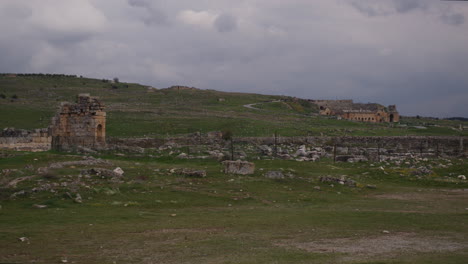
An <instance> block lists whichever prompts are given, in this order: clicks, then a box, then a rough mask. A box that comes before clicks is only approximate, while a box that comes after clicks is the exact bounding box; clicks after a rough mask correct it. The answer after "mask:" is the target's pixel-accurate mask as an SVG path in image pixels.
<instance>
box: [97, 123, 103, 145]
mask: <svg viewBox="0 0 468 264" xmlns="http://www.w3.org/2000/svg"><path fill="white" fill-rule="evenodd" d="M96 141H97V143H100V144H102V143H104V131H103V129H102V125H101V124H99V125H98V126H97V127H96Z"/></svg>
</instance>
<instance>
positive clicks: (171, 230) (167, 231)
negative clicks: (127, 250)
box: [130, 228, 224, 236]
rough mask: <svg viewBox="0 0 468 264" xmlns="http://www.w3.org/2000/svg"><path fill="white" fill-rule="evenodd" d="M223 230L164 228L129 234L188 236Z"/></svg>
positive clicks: (221, 230) (221, 229)
mask: <svg viewBox="0 0 468 264" xmlns="http://www.w3.org/2000/svg"><path fill="white" fill-rule="evenodd" d="M223 231H224V229H223V228H199V229H197V228H164V229H158V230H146V231H144V232H138V233H130V234H143V235H145V236H152V235H156V234H190V233H207V234H216V233H220V232H223Z"/></svg>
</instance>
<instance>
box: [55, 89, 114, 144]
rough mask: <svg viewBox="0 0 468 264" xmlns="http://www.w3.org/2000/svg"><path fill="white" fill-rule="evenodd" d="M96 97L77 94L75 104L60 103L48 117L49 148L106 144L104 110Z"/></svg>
mask: <svg viewBox="0 0 468 264" xmlns="http://www.w3.org/2000/svg"><path fill="white" fill-rule="evenodd" d="M103 110H104V104H103V103H101V101H100V100H99V99H98V98H97V97H92V96H90V95H89V94H79V95H78V98H77V103H76V104H70V103H62V104H61V108H60V111H59V112H58V113H57V114H56V116H55V117H54V118H53V119H52V124H51V125H50V127H49V131H50V132H49V133H50V135H51V136H52V149H55V150H64V149H72V148H76V147H86V148H101V147H104V146H105V145H106V112H104V111H103Z"/></svg>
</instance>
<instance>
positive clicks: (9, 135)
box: [0, 128, 52, 151]
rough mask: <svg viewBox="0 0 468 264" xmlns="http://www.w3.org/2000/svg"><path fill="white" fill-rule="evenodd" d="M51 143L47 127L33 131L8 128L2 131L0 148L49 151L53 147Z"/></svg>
mask: <svg viewBox="0 0 468 264" xmlns="http://www.w3.org/2000/svg"><path fill="white" fill-rule="evenodd" d="M51 143H52V137H50V136H49V133H48V129H47V128H42V129H34V130H32V131H28V130H23V129H13V128H6V129H4V130H3V131H2V132H1V133H0V149H10V150H17V151H47V150H50V149H51Z"/></svg>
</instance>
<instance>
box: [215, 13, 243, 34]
mask: <svg viewBox="0 0 468 264" xmlns="http://www.w3.org/2000/svg"><path fill="white" fill-rule="evenodd" d="M214 26H215V28H216V30H218V32H230V31H233V30H235V29H236V28H237V19H236V18H235V17H234V16H232V15H230V14H226V13H224V14H221V15H219V16H218V17H217V18H216V20H215V21H214Z"/></svg>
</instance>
